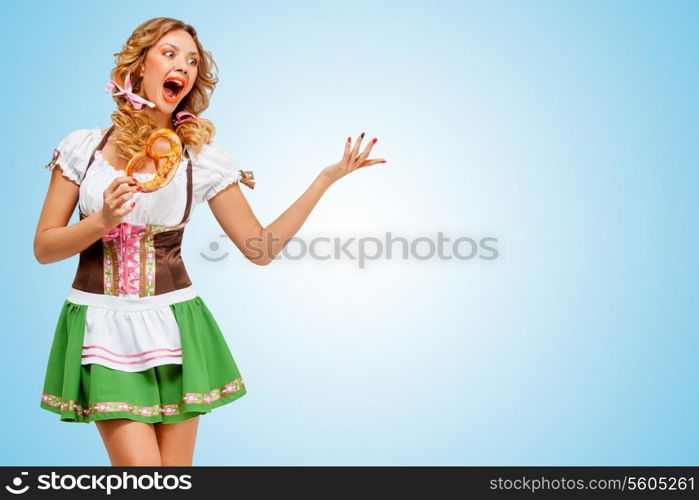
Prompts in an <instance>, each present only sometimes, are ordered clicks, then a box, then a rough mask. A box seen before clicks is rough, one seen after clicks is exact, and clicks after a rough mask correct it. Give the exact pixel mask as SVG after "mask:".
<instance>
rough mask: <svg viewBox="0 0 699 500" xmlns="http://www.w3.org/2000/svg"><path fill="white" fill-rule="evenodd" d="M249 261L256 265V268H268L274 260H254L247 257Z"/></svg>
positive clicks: (261, 258)
mask: <svg viewBox="0 0 699 500" xmlns="http://www.w3.org/2000/svg"><path fill="white" fill-rule="evenodd" d="M247 259H248V260H249V261H250V262H252V263H253V264H255V265H256V266H267V265H269V264H271V263H272V261H273V260H274V259H268V258H266V257H257V258H252V257H247Z"/></svg>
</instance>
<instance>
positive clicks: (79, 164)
mask: <svg viewBox="0 0 699 500" xmlns="http://www.w3.org/2000/svg"><path fill="white" fill-rule="evenodd" d="M113 130H114V126H112V127H111V128H110V129H109V130H108V131H107V132H106V133H104V134H103V133H102V131H101V130H100V129H99V128H97V127H95V128H93V129H80V130H77V131H74V132H72V133H71V134H69V135H68V136H66V138H64V139H63V141H61V143H60V144H59V146H58V147H57V148H56V149H54V156H53V159H52V161H51V162H50V163H49V164H48V165H47V168H51V169H52V168H53V167H55V166H58V167H60V168H61V169H62V171H63V172H62V173H63V175H64V176H66V177H68V178H69V179H71V180H73V181H74V182H76V183H77V184H79V185H80V198H79V209H80V220H82V219H83V218H85V217H87V216H89V215H90V214H91V213H94V212H95V211H96V210H99V209H101V206H102V192H103V191H104V189H105V188H106V187H107V185H108V184H109V183H110V182H111V181H112V180H113V179H114V178H115V177H118V176H123V175H124V172H123V171H121V170H117V169H115V168H114V167H112V166H111V165H109V164H108V162H107V161H106V160H105V159H104V158H103V157H102V156H101V149H102V147H103V146H104V144H105V143H106V141H107V138H108V137H109V135H110V134H111V133H112V131H113ZM96 143H97V144H96ZM89 153H91V154H89ZM88 154H89V160H88V158H87V155H88ZM191 155H192V152H191V150H189V148H188V147H187V146H185V148H184V155H183V156H184V157H183V159H182V162H183V163H184V161H185V158H186V162H187V164H186V167H185V168H183V166H182V163H181V164H180V166H179V167H178V172H177V173H176V175H175V177H174V178H173V180H172V181H171V182H170V183H169V184H168V185H166V186H164V187H163V188H161V189H159V190H158V191H155V192H153V193H136V197H139V196H140V198H138V200H137V204H136V205H137V206H136V207H135V208H134V209H132V210H131V212H130V213H129V214H127V216H126V217H125V218H124V219H123V221H122V222H121V223H120V224H119V225H117V226H116V227H115V228H113V229H112V230H111V231H110V232H109V233H108V234H106V235H105V236H103V237H102V238H100V239H99V240H97V241H95V242H94V243H93V244H92V245H90V246H89V247H88V248H86V249H85V250H83V251H82V252H81V253H80V260H79V263H78V269H77V273H76V276H75V279H74V281H73V284H72V286H71V288H70V290H69V293H68V296H67V298H66V300H65V302H64V303H63V306H62V308H61V310H60V315H59V317H58V322H57V325H56V330H55V334H54V337H53V344H52V346H51V350H50V353H49V358H48V364H47V368H46V375H45V379H44V386H43V391H42V394H41V403H40V406H41V408H43V409H46V410H49V411H51V412H54V413H56V414H58V415H59V416H60V420H61V421H63V422H83V423H89V422H92V421H94V420H103V419H115V418H126V419H130V420H135V421H140V422H146V423H174V422H181V421H184V420H187V419H190V418H193V417H196V416H198V415H202V414H206V413H209V412H211V410H213V409H214V408H217V407H219V406H222V405H225V404H227V403H230V402H232V401H235V400H237V399H238V398H240V397H241V396H243V395H245V394H246V387H245V384H244V382H243V378H242V376H241V374H240V371H239V370H238V366H237V364H236V362H235V360H234V358H233V356H232V354H231V352H230V350H229V347H228V345H227V343H226V340H225V338H224V336H223V334H222V332H221V330H220V329H219V327H218V325H217V323H216V321H215V319H214V317H213V315H212V314H211V312H210V311H209V309H208V307H207V306H206V304H205V303H204V301H203V300H202V298H201V297H200V296H199V295H198V294H197V293H196V291H195V289H194V287H193V285H192V282H191V280H190V279H189V276H188V274H187V271H186V269H185V266H184V263H183V261H182V258H181V254H180V249H181V244H182V238H183V235H184V228H185V226H186V224H187V222H189V218H190V215H191V208H192V205H193V203H199V202H203V201H206V200H208V199H211V198H212V197H213V196H214V195H215V194H217V193H218V192H219V191H221V190H222V189H223V188H225V187H226V186H227V185H229V184H230V183H231V182H237V181H239V180H241V179H243V178H245V180H244V183H245V184H246V185H248V186H249V187H252V184H251V183H252V182H254V181H251V178H252V172H250V171H246V172H244V171H241V170H237V171H236V169H235V168H234V162H233V160H232V158H231V157H230V155H228V153H227V151H226V150H225V149H224V148H222V147H221V146H219V145H217V144H216V143H213V142H210V143H209V144H207V145H205V146H204V147H203V148H202V150H201V151H200V153H199V155H198V156H197V162H196V166H197V169H196V172H194V173H193V171H192V170H193V167H192V158H191ZM95 159H98V160H99V161H96V162H95ZM93 163H94V164H95V165H96V167H95V168H93V169H92V170H90V166H91V165H92V164H93ZM88 174H89V175H88ZM153 175H154V174H152V173H143V174H139V173H136V174H134V177H136V178H137V179H138V180H139V181H145V180H148V179H149V178H152V176H153ZM193 177H194V178H193ZM185 192H186V196H185V195H184V194H185ZM182 205H184V210H183V211H180V212H179V214H182V213H184V215H183V216H182V218H181V220H179V221H178V219H179V216H178V215H177V211H178V210H181V209H182ZM173 217H175V218H173Z"/></svg>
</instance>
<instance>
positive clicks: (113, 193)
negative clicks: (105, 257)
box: [100, 177, 141, 230]
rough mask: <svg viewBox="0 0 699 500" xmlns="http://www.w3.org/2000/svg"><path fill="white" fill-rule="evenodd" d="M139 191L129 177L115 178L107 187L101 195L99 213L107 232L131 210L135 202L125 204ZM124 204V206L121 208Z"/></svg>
mask: <svg viewBox="0 0 699 500" xmlns="http://www.w3.org/2000/svg"><path fill="white" fill-rule="evenodd" d="M140 190H141V187H140V186H137V185H136V183H135V182H134V180H133V178H131V177H117V178H116V179H114V180H113V181H112V183H111V184H110V185H109V186H107V189H105V190H104V193H103V195H102V198H103V203H102V210H101V211H100V213H101V216H102V220H103V222H104V225H105V226H106V227H107V229H108V230H111V229H112V228H114V227H115V226H116V225H117V224H119V223H120V222H121V221H122V219H123V218H124V217H126V215H127V214H128V213H129V212H131V210H133V208H134V207H135V206H136V202H131V203H127V202H128V201H129V200H130V199H131V198H133V196H134V193H135V192H138V191H140ZM124 204H126V205H125V206H123V205H124Z"/></svg>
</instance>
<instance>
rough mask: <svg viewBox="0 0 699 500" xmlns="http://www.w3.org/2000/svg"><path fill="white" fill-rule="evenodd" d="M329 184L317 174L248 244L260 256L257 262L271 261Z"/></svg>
mask: <svg viewBox="0 0 699 500" xmlns="http://www.w3.org/2000/svg"><path fill="white" fill-rule="evenodd" d="M331 184H332V182H331V181H329V180H328V179H327V178H326V177H325V176H323V175H322V174H319V175H318V177H316V178H315V180H314V181H313V183H312V184H311V185H310V186H309V187H308V189H306V191H305V192H304V193H303V194H302V195H301V197H300V198H299V199H298V200H296V201H295V202H294V203H293V204H292V205H291V206H290V207H289V208H287V209H286V210H285V211H284V213H282V214H281V215H280V216H279V217H277V218H276V219H275V220H274V222H272V223H271V224H269V225H268V226H267V227H265V228H263V229H262V231H261V232H260V236H259V238H257V239H255V241H253V242H251V244H250V246H251V247H253V248H254V249H255V253H256V254H257V255H261V256H262V258H260V259H257V263H258V264H261V265H266V264H269V263H270V262H272V260H273V259H274V257H275V256H276V255H277V254H278V253H279V252H281V251H282V249H283V248H284V245H286V244H287V243H288V242H289V241H290V240H291V238H293V237H294V235H295V234H296V233H297V232H298V231H299V229H301V226H303V224H304V222H306V219H307V218H308V216H309V214H310V213H311V210H313V208H314V207H315V206H316V204H317V203H318V200H319V199H320V197H321V196H323V194H324V193H325V191H327V189H328V188H329V187H330V186H331Z"/></svg>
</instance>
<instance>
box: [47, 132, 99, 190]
mask: <svg viewBox="0 0 699 500" xmlns="http://www.w3.org/2000/svg"><path fill="white" fill-rule="evenodd" d="M96 132H99V129H79V130H74V131H73V132H71V133H70V134H68V135H67V136H65V137H64V138H63V139H62V140H61V142H60V143H59V144H58V146H57V147H56V148H54V150H53V157H52V159H51V161H50V162H49V163H48V165H46V168H48V169H49V170H53V168H54V167H56V166H58V167H59V168H60V169H61V170H62V171H63V176H64V177H67V178H68V179H70V180H71V181H73V182H74V183H76V184H78V185H80V182H81V181H82V178H83V175H84V174H85V170H86V169H87V162H88V161H89V159H90V155H91V154H92V150H93V149H94V147H95V145H94V144H93V143H94V140H95V133H96Z"/></svg>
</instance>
